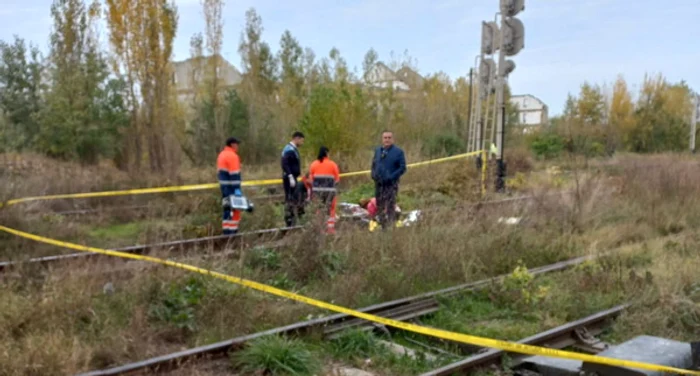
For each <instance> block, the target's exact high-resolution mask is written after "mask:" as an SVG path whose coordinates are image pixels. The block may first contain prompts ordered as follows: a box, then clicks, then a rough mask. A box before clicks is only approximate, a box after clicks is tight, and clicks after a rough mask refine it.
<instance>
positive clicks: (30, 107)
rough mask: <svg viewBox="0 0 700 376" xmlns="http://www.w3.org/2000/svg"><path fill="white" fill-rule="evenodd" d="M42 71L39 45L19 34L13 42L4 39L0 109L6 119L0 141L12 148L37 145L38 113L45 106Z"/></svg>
mask: <svg viewBox="0 0 700 376" xmlns="http://www.w3.org/2000/svg"><path fill="white" fill-rule="evenodd" d="M42 74H43V66H42V63H41V56H40V54H39V50H38V49H37V48H36V47H35V46H33V45H29V46H27V44H26V43H25V42H24V40H23V39H21V38H19V37H17V36H15V38H14V43H12V44H9V43H6V42H4V41H0V112H1V113H3V117H4V119H5V121H4V123H5V124H4V126H3V128H2V132H0V133H1V134H0V137H2V138H1V139H0V141H1V142H2V144H3V145H6V147H7V148H8V149H10V150H24V149H29V148H32V147H34V146H35V141H36V135H37V134H38V133H39V123H38V121H37V115H38V113H39V111H40V110H41V108H42V106H43V101H42V90H43V85H42V83H41V77H42Z"/></svg>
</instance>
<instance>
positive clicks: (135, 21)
mask: <svg viewBox="0 0 700 376" xmlns="http://www.w3.org/2000/svg"><path fill="white" fill-rule="evenodd" d="M106 4H107V28H108V30H109V41H110V44H111V46H112V49H113V51H114V55H113V57H114V59H113V60H114V64H113V68H114V71H115V73H116V74H117V75H119V76H120V77H124V78H125V81H126V84H127V89H128V96H127V98H128V99H127V104H128V106H129V110H130V113H131V114H130V130H129V131H128V132H127V134H128V136H129V137H128V138H127V139H126V143H125V144H124V145H123V146H124V147H123V148H122V150H121V153H120V158H119V165H120V167H123V168H131V169H133V170H136V171H138V170H140V168H141V161H142V160H144V159H145V160H147V161H148V162H149V165H150V169H151V171H154V172H163V171H164V170H165V168H166V164H167V160H166V159H167V158H168V156H169V155H172V153H173V151H172V150H170V149H169V145H170V144H172V143H168V142H166V140H167V139H168V137H169V136H170V135H171V132H169V131H171V130H172V125H171V124H172V122H173V118H172V116H171V114H172V113H174V112H175V108H174V106H173V105H172V95H171V92H170V88H171V83H172V77H171V67H170V60H171V59H172V49H173V40H174V38H175V34H176V32H177V22H178V15H177V7H176V5H175V3H174V2H173V1H172V0H137V1H135V0H106ZM144 145H145V149H146V150H145V151H144ZM171 167H173V166H171Z"/></svg>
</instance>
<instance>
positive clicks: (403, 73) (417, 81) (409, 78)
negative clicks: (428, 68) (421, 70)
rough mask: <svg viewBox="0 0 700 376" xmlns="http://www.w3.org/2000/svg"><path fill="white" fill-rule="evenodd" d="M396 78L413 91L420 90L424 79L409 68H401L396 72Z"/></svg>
mask: <svg viewBox="0 0 700 376" xmlns="http://www.w3.org/2000/svg"><path fill="white" fill-rule="evenodd" d="M396 77H397V78H398V79H399V80H401V81H403V82H405V83H406V84H408V86H410V87H411V88H413V89H420V88H421V87H422V86H423V82H424V81H425V79H424V78H423V76H421V75H420V74H418V72H416V71H414V70H413V69H411V68H410V67H407V66H403V67H401V69H399V70H397V71H396Z"/></svg>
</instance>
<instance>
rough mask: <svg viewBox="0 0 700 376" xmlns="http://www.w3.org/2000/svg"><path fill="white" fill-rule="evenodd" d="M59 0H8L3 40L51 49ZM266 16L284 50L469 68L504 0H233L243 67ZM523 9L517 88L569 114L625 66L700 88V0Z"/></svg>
mask: <svg viewBox="0 0 700 376" xmlns="http://www.w3.org/2000/svg"><path fill="white" fill-rule="evenodd" d="M50 3H51V0H21V1H19V0H0V39H3V40H9V39H10V38H12V35H13V34H18V35H20V36H21V37H24V38H25V39H27V40H30V41H32V42H34V43H36V44H38V45H39V46H40V47H41V48H42V49H43V50H46V46H47V35H48V32H49V28H50V24H51V23H50V17H49V6H50ZM176 3H177V4H178V6H179V13H180V28H179V30H178V37H177V40H176V46H175V54H176V56H175V57H176V59H183V58H187V57H188V54H189V52H188V51H189V39H190V37H191V35H192V34H193V33H195V32H197V31H201V30H202V29H203V19H202V14H201V9H200V5H199V0H176ZM250 7H255V8H256V9H257V11H258V13H259V14H260V15H261V17H262V19H263V25H264V27H265V32H264V38H265V39H266V40H267V41H268V43H270V45H271V46H272V47H273V48H274V49H276V48H277V46H278V45H279V38H280V36H281V34H282V32H283V31H284V30H285V29H289V30H290V31H291V32H292V34H293V35H294V36H295V37H296V38H297V39H298V40H299V41H300V43H301V44H302V45H303V46H304V47H311V48H312V49H313V50H314V51H315V52H316V55H317V56H326V55H327V54H328V51H330V49H331V48H332V47H337V48H338V49H339V50H340V52H341V54H342V56H343V57H344V58H345V59H346V60H347V61H348V63H349V64H350V66H351V67H357V68H358V69H359V68H360V67H361V64H362V58H363V56H364V54H365V52H366V51H367V50H368V49H369V48H370V47H373V48H374V49H375V50H377V52H378V53H379V56H380V59H389V56H390V52H391V51H395V52H396V53H397V54H402V53H403V51H404V50H408V52H409V55H410V56H412V57H413V58H415V59H416V61H417V64H418V68H419V71H420V73H421V74H427V73H434V72H437V71H443V72H446V73H447V74H448V75H450V76H451V77H453V78H454V77H457V76H460V75H466V74H468V72H469V67H470V66H471V65H472V64H473V61H474V56H475V55H476V54H477V53H478V49H479V43H480V40H479V34H480V32H481V21H482V20H490V19H493V16H494V13H495V12H496V11H497V7H498V0H355V1H349V0H345V1H343V0H337V1H332V0H227V4H226V9H225V11H224V18H225V42H224V49H223V50H224V51H223V52H224V56H225V57H226V58H227V59H228V60H229V61H230V62H232V63H233V64H234V65H236V66H240V58H239V56H238V54H237V52H236V51H237V45H238V41H239V38H240V33H241V30H242V29H243V25H244V14H245V11H246V9H248V8H250ZM519 17H520V18H521V19H522V20H523V22H524V23H525V29H526V33H525V34H526V41H525V49H524V50H523V51H522V52H521V53H520V54H518V55H517V56H515V57H514V58H513V59H514V60H515V62H516V64H517V68H516V70H515V71H514V72H513V74H512V75H511V78H510V83H511V86H512V88H513V92H514V93H517V94H524V93H528V94H533V95H535V96H537V97H539V98H541V99H542V100H544V101H545V103H547V104H548V105H549V106H550V112H551V114H557V113H560V112H561V110H562V108H563V104H564V101H565V99H566V95H567V93H569V92H573V93H575V92H577V91H578V87H579V86H580V84H581V83H582V82H583V81H584V80H589V81H592V82H595V83H604V82H608V83H610V82H612V81H614V80H615V78H616V77H617V75H618V74H623V75H624V77H625V78H626V79H627V80H628V82H629V83H630V85H631V86H632V87H633V88H634V89H638V86H635V84H637V83H639V82H640V81H641V80H642V79H643V77H644V74H645V72H653V73H656V72H661V73H663V74H664V75H666V76H667V77H668V78H669V79H670V80H672V81H678V80H681V79H684V80H686V81H687V82H688V84H689V85H690V86H691V87H692V88H693V89H694V90H696V91H700V28H698V26H697V22H698V19H700V3H698V0H665V1H659V0H529V1H526V9H525V11H524V12H523V13H521V14H520V15H519Z"/></svg>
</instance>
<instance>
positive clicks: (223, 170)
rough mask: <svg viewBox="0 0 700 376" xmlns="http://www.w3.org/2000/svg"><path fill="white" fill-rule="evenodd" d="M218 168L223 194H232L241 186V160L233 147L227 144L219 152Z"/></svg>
mask: <svg viewBox="0 0 700 376" xmlns="http://www.w3.org/2000/svg"><path fill="white" fill-rule="evenodd" d="M216 168H217V176H218V178H219V185H220V187H221V195H222V196H224V197H226V196H230V195H232V194H233V193H234V192H235V190H236V189H240V188H241V160H240V158H239V157H238V153H236V151H235V150H233V148H232V147H230V146H226V147H225V148H224V150H222V151H221V153H219V157H218V158H217V160H216Z"/></svg>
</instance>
